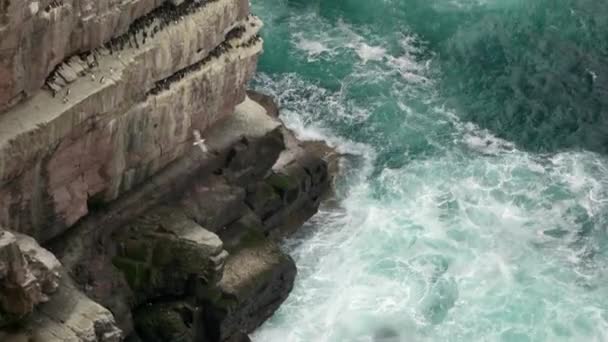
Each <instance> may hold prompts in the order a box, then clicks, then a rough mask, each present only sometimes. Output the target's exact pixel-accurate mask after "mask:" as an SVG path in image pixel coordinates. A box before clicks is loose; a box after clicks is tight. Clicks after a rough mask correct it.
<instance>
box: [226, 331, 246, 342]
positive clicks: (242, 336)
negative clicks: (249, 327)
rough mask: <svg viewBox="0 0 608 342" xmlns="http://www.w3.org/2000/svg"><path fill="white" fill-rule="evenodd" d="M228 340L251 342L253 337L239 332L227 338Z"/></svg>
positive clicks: (227, 341)
mask: <svg viewBox="0 0 608 342" xmlns="http://www.w3.org/2000/svg"><path fill="white" fill-rule="evenodd" d="M226 342H251V339H250V338H249V336H248V335H247V334H245V333H242V332H239V333H236V334H235V335H233V336H232V337H231V338H229V339H228V340H226Z"/></svg>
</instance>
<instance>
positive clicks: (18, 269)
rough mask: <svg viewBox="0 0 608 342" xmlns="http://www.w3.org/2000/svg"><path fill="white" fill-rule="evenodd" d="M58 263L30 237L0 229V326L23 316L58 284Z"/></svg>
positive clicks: (29, 312)
mask: <svg viewBox="0 0 608 342" xmlns="http://www.w3.org/2000/svg"><path fill="white" fill-rule="evenodd" d="M60 266H61V264H60V263H59V261H58V260H57V258H55V256H54V255H53V254H52V253H50V252H49V251H47V250H45V249H44V248H42V247H40V246H39V245H38V243H37V242H36V241H35V240H34V239H32V238H31V237H28V236H24V235H15V234H12V233H10V232H8V231H6V230H2V229H0V327H3V326H6V325H9V324H11V323H13V322H14V321H16V320H19V319H21V318H24V317H26V316H27V315H29V314H31V313H32V312H33V311H34V307H36V306H37V305H38V304H41V303H45V302H47V301H48V300H49V296H50V295H52V294H53V293H55V291H57V288H58V287H59V279H60V276H59V268H60Z"/></svg>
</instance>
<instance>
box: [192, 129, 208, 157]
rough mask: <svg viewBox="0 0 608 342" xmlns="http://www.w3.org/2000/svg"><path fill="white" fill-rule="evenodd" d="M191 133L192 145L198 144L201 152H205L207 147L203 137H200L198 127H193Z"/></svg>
mask: <svg viewBox="0 0 608 342" xmlns="http://www.w3.org/2000/svg"><path fill="white" fill-rule="evenodd" d="M192 134H193V135H194V143H193V144H192V146H198V147H200V149H201V151H203V153H207V152H208V151H209V149H208V148H207V145H205V139H202V138H201V132H200V131H199V130H198V129H195V130H194V131H193V132H192Z"/></svg>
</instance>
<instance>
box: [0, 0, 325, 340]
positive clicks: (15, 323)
mask: <svg viewBox="0 0 608 342" xmlns="http://www.w3.org/2000/svg"><path fill="white" fill-rule="evenodd" d="M261 26H262V23H261V22H260V21H259V19H257V18H256V17H254V16H251V15H250V13H249V2H248V0H167V1H161V0H126V1H122V0H121V1H118V0H100V1H90V0H39V1H34V0H25V1H16V0H5V1H0V37H1V38H0V226H2V227H4V228H6V229H7V230H4V228H3V229H0V341H22V340H23V341H41V342H42V341H44V342H53V341H74V342H80V341H85V342H115V341H122V340H124V339H125V338H127V337H128V338H131V339H133V340H134V341H137V340H138V339H139V340H142V341H204V342H216V341H247V340H248V337H247V334H248V333H249V332H251V331H252V330H253V329H255V328H256V327H257V326H259V325H260V324H261V323H262V322H263V321H264V320H265V319H266V318H268V317H269V316H270V315H272V313H273V312H274V311H275V310H276V309H277V308H278V306H279V305H280V304H281V303H282V302H283V300H284V299H285V298H286V297H287V295H288V294H289V291H290V290H291V288H292V286H293V282H294V279H295V275H296V267H295V264H294V262H293V260H292V259H291V258H290V257H289V256H288V255H286V254H285V253H284V252H282V251H281V249H280V248H279V243H280V239H281V238H283V237H285V236H287V235H289V234H291V233H292V232H293V231H294V230H295V229H297V227H299V226H300V225H301V224H302V223H303V222H304V221H305V220H306V219H308V218H309V217H310V216H311V215H312V214H314V213H315V212H316V210H317V208H318V206H319V203H320V201H321V199H322V198H323V196H324V194H326V193H327V192H328V190H329V188H330V183H331V177H330V173H331V170H332V162H331V160H332V159H333V156H332V155H330V154H331V149H326V148H323V147H319V146H322V145H316V146H315V145H312V144H302V143H300V142H298V141H297V139H295V137H294V135H293V134H292V132H290V131H289V130H288V129H286V128H285V127H284V126H283V125H282V123H281V122H280V120H279V119H278V118H277V116H278V108H277V107H276V105H275V104H274V102H273V101H272V99H271V98H269V97H267V96H264V95H262V94H257V93H254V92H250V93H249V95H250V96H251V97H252V98H253V99H254V100H251V99H250V98H248V97H247V92H246V89H245V88H246V84H247V82H248V81H249V80H250V79H251V77H252V76H253V74H254V72H255V69H256V63H257V58H258V56H259V54H260V53H261V52H262V40H261V39H260V37H259V36H258V33H259V30H260V28H261ZM201 137H202V138H201ZM203 138H204V139H203ZM328 165H329V166H328ZM38 243H40V244H41V245H42V246H43V247H41V246H40V245H39V244H38ZM51 252H52V253H51Z"/></svg>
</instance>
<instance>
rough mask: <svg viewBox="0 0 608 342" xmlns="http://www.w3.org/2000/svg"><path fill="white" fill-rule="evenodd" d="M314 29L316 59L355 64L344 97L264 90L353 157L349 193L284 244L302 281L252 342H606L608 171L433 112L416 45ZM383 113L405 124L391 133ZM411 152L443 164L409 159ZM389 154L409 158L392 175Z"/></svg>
mask: <svg viewBox="0 0 608 342" xmlns="http://www.w3.org/2000/svg"><path fill="white" fill-rule="evenodd" d="M310 19H311V18H308V19H307V20H310ZM316 20H319V19H318V18H317V19H316ZM296 22H297V20H296ZM316 24H317V23H316V22H315V24H314V25H311V24H310V23H308V24H307V25H308V27H310V26H313V27H316V26H319V29H318V30H315V31H313V33H310V32H307V34H306V37H308V39H310V40H314V41H317V42H322V44H324V45H325V46H326V47H327V48H330V47H331V51H323V52H320V53H319V54H318V56H319V58H322V56H324V54H329V53H337V54H339V56H342V57H344V56H351V57H352V58H354V59H355V61H354V62H353V71H352V73H351V74H350V75H347V76H346V77H345V78H344V80H342V84H341V88H340V89H339V90H335V89H334V90H333V91H330V90H328V89H326V88H324V87H323V86H321V85H319V84H316V83H314V82H311V81H309V80H307V79H306V78H304V77H299V76H297V75H294V74H290V75H286V74H283V75H273V76H272V77H270V76H268V75H263V74H262V75H258V77H257V79H256V82H255V83H256V86H258V87H260V88H262V90H263V91H265V92H267V93H270V94H272V95H274V96H275V97H276V98H278V99H279V101H280V104H281V107H282V113H283V116H284V119H285V121H286V122H287V125H288V126H289V127H290V128H291V129H293V130H295V131H296V132H297V134H298V136H299V137H300V138H301V139H310V140H318V139H326V140H328V141H329V142H330V144H331V145H332V146H335V147H337V148H338V149H340V150H341V151H342V152H343V153H346V154H348V155H349V156H347V157H345V160H346V162H345V163H344V164H343V166H342V170H341V172H342V174H343V177H342V178H341V181H342V183H343V188H344V189H342V190H343V191H342V196H341V197H340V198H341V202H340V205H339V207H337V208H336V207H331V208H322V209H321V210H320V212H319V213H318V214H317V215H316V216H315V217H314V218H313V219H312V220H311V221H310V222H309V223H307V227H306V228H305V229H302V230H301V233H300V234H299V235H297V236H295V237H294V238H293V239H290V240H289V241H287V242H286V243H285V248H286V249H287V250H288V251H289V252H290V253H291V255H292V256H293V257H294V259H295V260H296V263H297V264H298V270H299V273H298V279H297V282H296V285H295V288H294V290H293V292H292V294H291V295H290V297H289V299H288V300H287V302H286V303H285V304H284V305H283V306H282V307H281V308H280V310H279V311H278V313H277V314H276V315H275V316H274V317H273V318H272V319H271V320H270V321H268V322H267V323H266V324H265V325H264V326H263V327H262V328H261V329H260V330H258V331H257V332H256V333H255V334H254V335H253V339H254V340H255V341H260V342H262V341H263V342H279V341H281V342H282V341H288V342H299V341H302V342H304V341H320V342H352V341H374V336H375V333H376V332H378V331H382V329H384V328H389V329H390V330H391V331H395V332H396V333H397V334H398V335H399V336H400V338H401V341H403V342H405V341H407V342H410V341H505V340H511V341H552V342H553V341H606V337H607V332H608V320H607V318H606V316H605V308H606V307H608V302H607V300H608V299H607V298H606V296H604V295H603V294H600V293H599V292H601V291H602V290H601V289H603V288H605V284H606V283H608V275H607V274H606V272H605V265H606V262H608V260H607V259H608V258H607V256H606V255H605V246H601V245H600V241H605V240H602V239H601V237H602V236H604V238H605V227H606V225H608V217H607V215H606V213H607V212H608V159H606V157H604V156H600V155H597V154H594V153H590V152H584V151H576V152H574V151H570V152H560V153H554V154H534V153H529V152H526V151H524V150H522V149H519V148H518V147H517V146H515V145H514V144H513V143H512V142H509V141H506V140H503V139H500V138H499V137H497V136H496V135H494V134H492V132H490V131H487V130H483V129H480V128H479V127H478V126H476V125H474V124H472V123H468V122H463V121H461V120H460V119H459V116H458V115H457V114H456V113H454V112H453V111H451V110H449V109H447V108H445V107H443V106H442V104H441V102H437V101H436V98H435V94H434V92H433V89H432V87H433V82H432V78H431V76H430V74H431V72H430V70H429V67H430V64H429V62H428V61H427V60H420V61H419V60H418V58H417V57H416V56H417V55H418V53H419V51H418V50H417V47H416V45H417V44H415V42H416V41H415V37H410V36H403V37H401V38H400V42H401V43H402V45H401V49H400V50H399V51H398V52H396V50H394V49H389V48H388V45H386V46H385V45H383V44H379V43H377V42H378V41H379V40H377V39H373V38H374V37H371V38H370V37H369V36H367V35H365V34H363V33H361V32H354V30H352V29H351V28H350V26H349V25H347V24H345V23H341V24H339V25H335V26H331V27H328V26H324V25H325V24H326V23H324V22H321V23H319V25H316ZM297 25H302V22H300V23H298V24H297ZM332 30H333V31H332ZM326 32H329V33H326ZM329 35H334V36H335V37H337V38H336V40H334V41H331V44H330V43H328V42H329V40H327V39H328V38H327V37H328V36H329ZM363 44H365V46H367V47H366V48H364V49H363V50H360V48H361V47H362V46H364V45H363ZM366 49H368V50H367V51H366ZM381 49H382V50H383V51H380V50H381ZM319 50H322V49H318V46H317V48H315V49H313V48H310V49H309V51H319ZM349 54H350V55H349ZM362 56H363V57H362ZM370 56H372V57H370ZM344 58H346V57H344ZM408 72H409V73H411V74H412V75H414V76H416V77H421V79H422V78H425V79H427V80H429V81H420V80H418V79H416V77H410V76H409V75H408V74H407V73H408ZM395 76H401V77H395ZM365 82H378V84H383V85H384V86H385V84H386V83H388V82H392V83H391V84H390V87H389V88H390V92H387V93H381V94H374V95H375V96H369V97H365V101H356V100H357V99H353V98H352V97H351V92H357V91H361V89H364V91H367V90H369V89H372V90H374V89H375V88H373V87H369V88H361V87H360V86H361V85H362V84H366V83H365ZM383 82H384V83H383ZM381 100H384V101H385V102H380V101H381ZM387 104H388V105H391V106H392V107H391V108H397V109H398V111H399V115H400V116H399V117H389V118H390V119H391V121H390V124H385V125H384V126H381V125H380V123H382V120H383V119H384V118H383V115H384V114H385V112H384V111H383V108H384V107H383V105H387ZM421 104H422V105H421ZM423 105H424V106H427V107H426V108H430V109H428V110H427V111H424V112H421V111H420V107H421V106H423ZM374 125H379V127H381V128H384V129H385V131H374V130H373V129H374V128H376V127H373V126H374ZM395 127H396V128H398V129H394V130H392V131H391V129H393V128H395ZM366 130H370V131H371V132H372V133H373V134H369V132H368V131H366ZM361 131H366V132H365V133H368V134H367V135H364V134H361V133H362V132H361ZM387 131H389V132H391V133H385V132H387ZM382 134H387V135H388V134H391V136H386V137H385V136H382ZM360 136H365V137H368V138H367V139H365V140H364V139H359V140H358V141H355V140H357V138H358V137H360ZM370 137H371V138H370ZM402 140H404V141H406V142H407V144H404V145H408V144H409V145H415V144H417V143H418V144H420V145H422V146H424V148H426V149H431V148H434V150H432V151H433V153H429V154H418V155H416V154H415V153H416V152H415V151H413V152H411V153H412V158H410V156H409V155H408V153H409V152H408V151H410V150H409V149H408V148H409V147H410V146H406V147H407V148H404V149H399V148H398V147H400V145H399V144H400V143H402ZM414 147H416V146H414ZM412 150H413V149H412ZM404 151H405V152H404ZM394 155H397V157H395V158H396V159H401V160H406V161H405V162H401V163H394V164H390V163H384V164H383V162H385V161H386V160H387V159H390V158H391V157H392V156H394ZM401 160H400V161H401ZM602 234H603V235H602ZM603 267H604V268H603Z"/></svg>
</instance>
